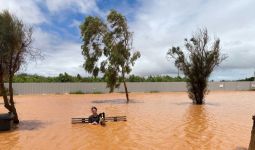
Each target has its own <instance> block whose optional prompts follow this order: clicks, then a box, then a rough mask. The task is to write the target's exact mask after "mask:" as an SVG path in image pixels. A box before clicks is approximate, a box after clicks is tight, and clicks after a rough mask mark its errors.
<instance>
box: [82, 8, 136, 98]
mask: <svg viewBox="0 0 255 150" xmlns="http://www.w3.org/2000/svg"><path fill="white" fill-rule="evenodd" d="M80 29H81V35H82V39H83V45H82V54H83V56H84V58H85V63H84V68H85V70H86V71H88V72H89V73H92V74H93V76H95V77H96V76H98V74H99V73H102V74H103V75H104V77H105V79H106V81H107V87H108V88H110V92H113V91H114V88H117V87H119V85H120V83H121V82H123V84H124V89H125V93H126V98H127V102H128V101H129V96H128V89H127V84H126V81H125V78H126V75H127V74H129V73H130V72H131V70H132V66H134V63H135V61H136V60H137V59H138V58H139V57H140V52H138V51H136V52H134V53H132V52H131V51H132V50H134V49H133V47H132V41H133V38H132V37H133V36H132V33H131V32H130V31H129V29H128V25H127V20H126V18H125V17H124V16H123V15H122V14H120V13H118V12H117V11H115V10H111V11H110V13H109V14H108V16H107V21H106V22H103V21H102V20H101V19H100V18H98V17H92V16H89V17H86V19H85V21H84V22H83V23H82V24H81V26H80Z"/></svg>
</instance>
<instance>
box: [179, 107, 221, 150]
mask: <svg viewBox="0 0 255 150" xmlns="http://www.w3.org/2000/svg"><path fill="white" fill-rule="evenodd" d="M207 108H208V106H203V105H189V107H188V109H187V111H186V113H185V115H184V124H183V131H184V139H185V142H186V143H187V144H188V145H190V146H191V147H192V148H200V149H209V148H212V147H215V148H217V145H211V144H212V143H213V142H212V140H213V138H214V129H215V121H214V119H213V117H212V115H211V114H210V113H208V111H207Z"/></svg>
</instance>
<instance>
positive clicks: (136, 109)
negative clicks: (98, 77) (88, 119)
mask: <svg viewBox="0 0 255 150" xmlns="http://www.w3.org/2000/svg"><path fill="white" fill-rule="evenodd" d="M124 98H125V95H124V94H120V93H114V94H94V95H93V94H84V95H29V96H28V95H24V96H16V97H15V100H16V106H17V110H18V112H19V116H20V120H21V123H20V125H19V126H18V127H17V129H16V130H14V131H11V132H0V149H1V150H2V149H4V150H8V149H33V150H35V149H47V150H48V149H61V150H63V149H67V150H72V149H74V150H76V149H81V150H89V149H93V150H108V149H109V150H115V149H116V150H122V149H123V150H125V149H127V150H130V149H131V150H145V149H146V150H150V149H160V150H165V149H166V150H167V149H171V150H183V149H184V150H193V149H198V150H200V149H213V150H215V149H217V150H231V149H242V148H247V147H248V144H249V140H250V132H251V128H252V119H251V118H252V115H253V114H254V113H255V92H252V91H250V92H249V91H244V92H210V93H209V95H208V96H207V97H206V104H205V105H203V106H196V105H192V104H191V103H190V102H191V100H189V98H188V96H187V94H186V93H183V92H173V93H131V94H130V98H131V99H132V101H131V103H130V104H125V103H124ZM91 106H96V107H98V111H99V112H105V113H106V116H116V115H126V116H127V120H128V121H127V122H111V123H107V125H106V126H105V127H102V126H99V125H98V126H95V125H85V124H71V118H72V117H83V116H89V115H90V107H91ZM0 112H5V109H4V108H3V104H2V103H0Z"/></svg>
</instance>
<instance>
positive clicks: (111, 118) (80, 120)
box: [72, 116, 127, 124]
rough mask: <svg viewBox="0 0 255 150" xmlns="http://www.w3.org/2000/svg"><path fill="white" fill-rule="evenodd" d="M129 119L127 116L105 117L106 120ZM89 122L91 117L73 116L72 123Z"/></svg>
mask: <svg viewBox="0 0 255 150" xmlns="http://www.w3.org/2000/svg"><path fill="white" fill-rule="evenodd" d="M117 121H127V117H126V116H114V117H105V122H117ZM75 123H89V118H72V124H75Z"/></svg>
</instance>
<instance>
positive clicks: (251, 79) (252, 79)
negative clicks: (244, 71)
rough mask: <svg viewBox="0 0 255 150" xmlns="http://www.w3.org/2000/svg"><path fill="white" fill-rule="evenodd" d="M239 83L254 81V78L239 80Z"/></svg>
mask: <svg viewBox="0 0 255 150" xmlns="http://www.w3.org/2000/svg"><path fill="white" fill-rule="evenodd" d="M239 81H254V77H250V78H245V79H241V80H239Z"/></svg>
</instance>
